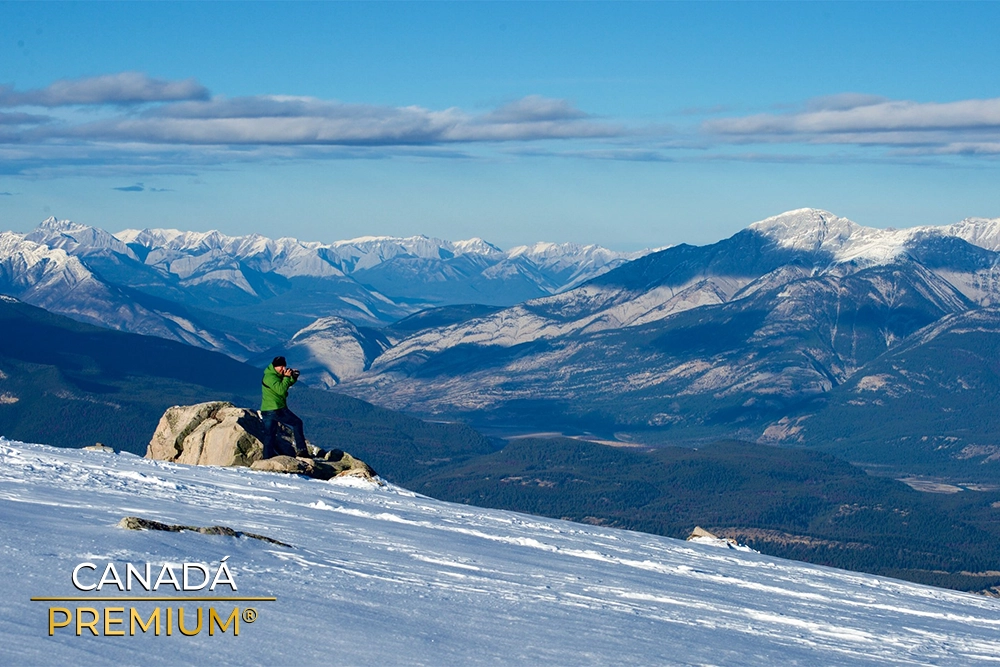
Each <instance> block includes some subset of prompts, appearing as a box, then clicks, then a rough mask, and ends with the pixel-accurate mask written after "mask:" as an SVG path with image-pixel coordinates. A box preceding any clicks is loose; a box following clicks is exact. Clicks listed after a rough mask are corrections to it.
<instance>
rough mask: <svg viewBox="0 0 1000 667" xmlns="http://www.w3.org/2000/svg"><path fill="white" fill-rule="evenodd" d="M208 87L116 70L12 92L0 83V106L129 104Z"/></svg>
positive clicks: (203, 94) (193, 95) (171, 98)
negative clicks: (110, 72)
mask: <svg viewBox="0 0 1000 667" xmlns="http://www.w3.org/2000/svg"><path fill="white" fill-rule="evenodd" d="M208 97H209V92H208V89H207V88H205V87H204V86H202V85H201V84H199V83H198V82H197V81H195V80H194V79H185V80H183V81H165V80H163V79H153V78H150V77H149V76H147V75H145V74H143V73H142V72H120V73H118V74H105V75H102V76H94V77H88V78H83V79H61V80H59V81H55V82H53V83H52V84H50V85H49V86H47V87H45V88H38V89H35V90H26V91H23V92H16V91H15V90H14V88H13V87H12V86H0V106H5V107H19V106H42V107H60V106H70V105H107V104H110V105H133V104H143V103H149V102H175V101H180V100H204V99H208Z"/></svg>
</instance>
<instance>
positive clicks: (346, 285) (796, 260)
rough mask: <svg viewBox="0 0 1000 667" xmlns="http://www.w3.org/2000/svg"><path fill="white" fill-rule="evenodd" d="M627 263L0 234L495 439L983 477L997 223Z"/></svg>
mask: <svg viewBox="0 0 1000 667" xmlns="http://www.w3.org/2000/svg"><path fill="white" fill-rule="evenodd" d="M629 259H630V257H629V256H625V255H620V254H615V253H611V252H610V251H606V250H604V249H600V248H594V247H582V248H581V247H579V246H554V245H545V244H538V245H536V246H532V247H522V248H515V249H512V250H509V251H506V252H503V251H500V250H499V249H497V248H496V247H494V246H491V245H490V244H488V243H486V242H484V241H482V240H480V239H472V240H469V241H462V242H454V243H452V242H445V241H439V240H434V239H428V238H426V237H412V238H409V239H390V238H386V237H365V238H361V239H355V240H353V241H343V242H337V243H334V244H320V243H303V242H299V241H295V240H294V239H279V240H276V241H275V240H270V239H266V238H263V237H260V236H246V237H227V236H224V235H222V234H219V233H218V232H209V233H194V232H179V231H173V230H144V231H136V230H126V231H125V232H120V233H118V234H115V235H112V234H109V233H107V232H104V231H103V230H99V229H96V228H92V227H85V226H81V225H76V224H74V223H70V222H66V221H58V220H55V219H50V220H48V221H46V222H44V223H43V224H42V225H40V226H39V227H38V228H37V229H36V230H34V231H33V232H31V233H29V234H26V235H18V234H13V233H7V234H4V235H2V238H0V287H2V288H3V290H4V291H7V292H8V293H11V294H14V295H15V296H18V298H21V299H22V300H25V301H28V302H30V303H36V304H39V305H42V306H43V307H45V308H48V309H50V310H53V311H57V312H65V313H68V314H70V315H71V316H73V317H76V318H78V319H82V320H85V321H90V322H94V323H101V324H104V325H111V326H113V327H115V328H120V329H126V330H136V331H140V332H143V333H153V334H155V335H159V336H164V337H170V338H174V339H177V340H182V341H184V342H187V343H189V344H195V345H198V346H201V347H206V348H210V349H214V350H222V351H224V352H226V353H228V354H230V355H231V356H235V357H237V358H240V359H250V360H251V361H252V362H254V363H255V364H256V365H258V366H260V365H264V364H266V363H267V361H268V360H269V359H270V357H271V356H273V355H275V354H279V353H284V354H286V355H287V357H288V359H289V362H290V363H291V364H292V365H293V366H296V367H299V368H301V369H302V371H303V379H304V382H308V383H311V384H313V385H314V386H316V387H319V388H324V389H331V388H335V389H336V390H337V391H339V392H343V393H347V394H350V395H352V396H355V397H358V398H362V399H364V400H367V401H370V402H372V403H376V404H378V405H382V406H385V407H389V408H392V409H394V410H400V411H405V412H409V413H413V414H416V415H421V416H424V417H429V418H433V419H436V420H448V421H454V420H458V421H463V422H466V423H470V424H472V425H474V426H476V427H479V428H484V429H488V430H489V429H492V431H491V432H495V433H499V434H505V435H510V434H517V433H521V434H524V433H533V432H546V433H549V432H556V433H564V434H570V435H574V434H575V435H581V434H582V435H588V434H589V436H591V437H596V438H599V439H604V440H607V441H618V442H640V443H644V444H688V445H692V444H693V445H697V444H698V443H704V442H709V441H712V440H716V439H719V438H738V439H743V440H751V441H757V442H761V443H768V444H784V445H795V446H800V445H801V446H814V447H820V448H823V449H826V450H827V451H831V452H833V453H836V454H838V455H841V456H845V457H847V458H849V459H850V460H852V461H855V462H858V463H862V464H865V465H867V466H876V467H877V466H883V467H884V469H885V470H886V472H887V473H888V472H889V471H893V472H894V473H899V472H903V473H913V472H919V473H921V474H936V473H941V472H942V471H949V473H954V474H961V475H966V476H971V477H970V479H973V478H975V479H991V478H992V477H993V476H994V475H995V473H994V472H993V470H994V467H995V464H996V463H997V462H998V461H1000V438H997V437H995V436H994V435H993V434H994V432H995V430H994V429H992V426H991V425H992V424H993V418H992V416H991V415H992V414H994V413H995V411H996V409H997V408H1000V398H998V397H1000V375H998V374H997V369H996V366H995V365H994V364H993V363H992V359H993V358H995V355H994V352H995V349H994V344H993V342H992V341H993V340H994V338H995V334H996V333H1000V309H998V305H1000V300H998V296H1000V281H998V279H997V275H996V274H997V270H996V269H997V266H998V262H1000V219H985V218H970V219H967V220H964V221H962V222H959V223H956V224H953V225H947V226H941V227H915V228H910V229H904V230H894V229H876V228H869V227H864V226H861V225H858V224H856V223H854V222H852V221H850V220H847V219H845V218H841V217H838V216H836V215H834V214H832V213H829V212H826V211H821V210H817V209H800V210H796V211H790V212H787V213H783V214H781V215H778V216H774V217H771V218H767V219H765V220H762V221H759V222H756V223H753V224H751V225H749V226H748V227H747V228H745V229H744V230H742V231H740V232H738V233H737V234H735V235H733V236H732V237H730V238H728V239H724V240H722V241H719V242H717V243H714V244H711V245H707V246H700V247H699V246H691V245H684V244H682V245H677V246H672V247H668V248H665V249H663V250H659V251H656V252H650V253H647V254H643V255H642V256H639V257H635V258H632V259H631V261H628V260H629ZM487 265H488V266H487ZM483 281H486V283H483ZM487 283H488V284H489V285H490V288H489V289H487V288H485V287H482V284H487ZM526 286H530V289H528V288H527V287H526ZM491 290H492V291H491ZM498 290H499V291H498ZM500 293H502V294H503V295H505V296H504V298H503V299H500V298H499V297H498V298H492V297H490V296H489V295H490V294H492V295H493V296H497V295H498V294H500ZM526 294H527V295H528V296H534V297H535V298H529V299H527V300H523V301H518V300H519V299H523V298H524V297H525V295H526ZM539 295H542V296H539ZM476 296H480V297H483V298H482V299H481V300H480V301H479V302H478V303H461V301H463V300H471V299H473V298H474V297H476ZM504 299H506V301H507V302H506V303H505V302H504ZM510 302H516V303H510ZM882 406H891V409H890V410H882V409H880V408H881V407H882ZM928 406H931V407H930V409H928Z"/></svg>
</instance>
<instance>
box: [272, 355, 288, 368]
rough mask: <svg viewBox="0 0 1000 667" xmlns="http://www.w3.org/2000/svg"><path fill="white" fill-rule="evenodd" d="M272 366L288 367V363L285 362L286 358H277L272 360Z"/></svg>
mask: <svg viewBox="0 0 1000 667" xmlns="http://www.w3.org/2000/svg"><path fill="white" fill-rule="evenodd" d="M271 365H272V366H287V365H288V362H286V361H285V358H284V357H275V358H274V359H272V360H271Z"/></svg>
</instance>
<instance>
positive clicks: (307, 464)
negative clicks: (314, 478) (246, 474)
mask: <svg viewBox="0 0 1000 667" xmlns="http://www.w3.org/2000/svg"><path fill="white" fill-rule="evenodd" d="M250 469H251V470H265V471H267V472H288V473H294V474H299V475H310V476H311V474H312V473H313V472H314V471H315V469H316V466H315V465H313V462H312V461H311V460H310V459H304V458H302V459H299V458H295V457H294V456H285V455H284V454H282V455H281V456H272V457H271V458H269V459H260V460H259V461H254V462H253V463H251V464H250Z"/></svg>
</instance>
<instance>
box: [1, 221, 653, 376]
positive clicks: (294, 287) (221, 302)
mask: <svg viewBox="0 0 1000 667" xmlns="http://www.w3.org/2000/svg"><path fill="white" fill-rule="evenodd" d="M641 254H642V253H617V252H613V251H610V250H607V249H604V248H600V247H597V246H579V245H575V244H552V243H538V244H535V245H533V246H520V247H517V248H513V249H511V250H508V251H502V250H500V249H499V248H497V247H496V246H493V245H491V244H489V243H487V242H485V241H483V240H481V239H470V240H467V241H457V242H451V241H443V240H440V239H431V238H427V237H423V236H418V237H411V238H393V237H384V236H382V237H363V238H359V239H354V240H350V241H338V242H336V243H332V244H323V243H319V242H303V241H298V240H296V239H292V238H281V239H277V240H275V239H268V238H265V237H263V236H260V235H256V234H255V235H250V236H238V237H231V236H226V235H223V234H221V233H219V232H182V231H178V230H169V229H144V230H135V229H129V230H124V231H122V232H118V233H117V234H112V233H109V232H107V231H105V230H102V229H99V228H96V227H91V226H87V225H80V224H77V223H74V222H71V221H68V220H58V219H56V218H54V217H53V218H49V219H48V220H45V221H44V222H42V223H41V224H39V225H38V226H37V227H36V228H35V229H34V230H32V231H31V232H29V233H27V234H20V233H15V232H4V233H0V292H2V293H6V294H8V295H10V296H14V297H16V298H18V299H20V300H22V301H25V302H27V303H31V304H34V305H38V306H41V307H43V308H46V309H48V310H51V311H53V312H58V313H61V314H65V315H68V316H70V317H73V318H75V319H78V320H81V321H85V322H90V323H93V324H99V325H102V326H108V327H111V328H115V329H119V330H123V331H130V332H133V333H142V334H148V335H154V336H160V337H163V338H168V339H172V340H179V341H182V342H185V343H188V344H192V345H196V346H199V347H203V348H206V349H211V350H217V351H221V352H225V353H227V354H229V355H231V356H234V357H236V358H240V359H246V358H248V357H250V356H252V355H254V354H255V353H259V352H261V351H263V350H265V349H267V348H269V347H271V346H272V345H276V344H279V343H283V342H284V341H286V340H287V339H289V338H291V337H293V336H294V335H295V334H296V332H298V331H299V330H301V329H303V328H306V327H309V326H311V325H313V324H314V322H315V321H316V320H317V319H319V318H325V317H341V318H343V319H346V320H348V321H350V322H353V323H355V324H357V325H359V326H379V327H380V326H386V325H388V324H391V323H392V322H395V321H397V320H399V319H401V318H403V317H405V316H407V315H410V314H412V313H415V312H417V311H419V310H422V309H424V308H426V307H430V306H438V305H449V304H457V303H466V302H474V303H482V304H491V305H497V306H508V305H512V304H514V303H518V302H520V301H523V300H525V299H529V298H533V297H537V296H542V295H547V294H552V293H556V292H558V291H561V290H565V289H569V288H571V287H573V286H575V285H577V284H579V283H581V282H584V281H586V280H587V279H589V278H592V277H594V276H596V275H599V274H600V273H601V272H603V271H607V270H609V269H611V268H614V267H615V266H618V265H620V264H622V263H624V262H626V261H628V260H629V259H631V258H634V257H636V256H639V255H641Z"/></svg>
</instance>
